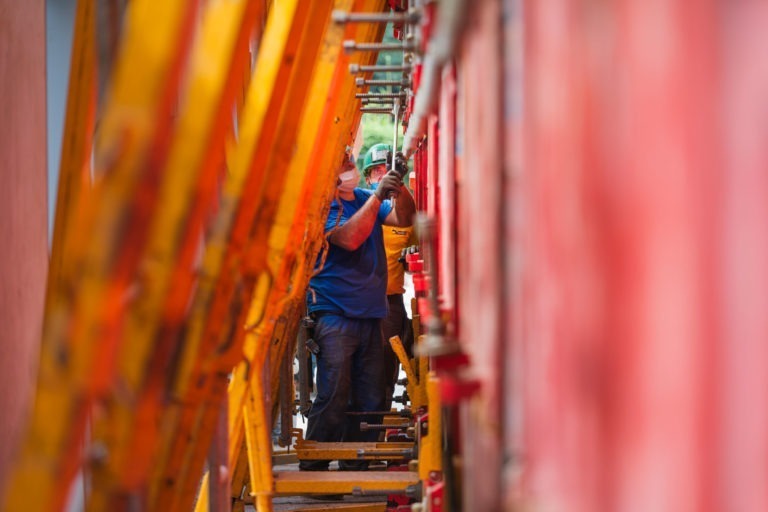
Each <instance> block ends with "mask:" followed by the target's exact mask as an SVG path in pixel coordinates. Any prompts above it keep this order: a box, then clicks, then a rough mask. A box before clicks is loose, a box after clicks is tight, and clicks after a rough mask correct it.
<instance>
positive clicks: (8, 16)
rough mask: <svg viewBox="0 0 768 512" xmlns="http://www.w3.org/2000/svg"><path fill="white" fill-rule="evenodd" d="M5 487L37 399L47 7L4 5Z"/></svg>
mask: <svg viewBox="0 0 768 512" xmlns="http://www.w3.org/2000/svg"><path fill="white" fill-rule="evenodd" d="M0 77H2V78H1V79H0V118H2V122H1V124H0V126H1V127H0V241H2V250H0V390H2V392H0V411H2V414H0V482H3V481H4V480H5V477H6V475H7V472H8V469H9V468H8V465H9V462H10V460H9V459H10V457H11V454H12V453H13V451H14V449H15V448H16V446H17V445H18V443H19V437H20V433H21V429H22V428H23V423H24V421H25V415H26V413H27V412H28V410H29V406H30V400H31V396H30V394H31V393H32V391H33V387H34V379H35V371H36V368H37V359H38V351H39V343H40V336H41V326H42V314H43V302H44V295H45V278H46V271H47V268H48V245H47V244H48V242H47V211H48V210H47V195H46V158H45V154H46V151H45V148H46V135H45V134H46V129H45V2H44V1H43V0H37V1H24V2H20V1H18V0H0Z"/></svg>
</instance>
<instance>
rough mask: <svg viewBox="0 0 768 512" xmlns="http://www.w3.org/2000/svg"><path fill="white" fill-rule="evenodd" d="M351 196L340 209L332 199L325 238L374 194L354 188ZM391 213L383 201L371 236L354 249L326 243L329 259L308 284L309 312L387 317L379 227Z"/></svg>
mask: <svg viewBox="0 0 768 512" xmlns="http://www.w3.org/2000/svg"><path fill="white" fill-rule="evenodd" d="M354 194H355V199H354V200H352V201H346V200H343V199H342V200H341V206H340V205H339V202H337V201H336V200H335V199H334V201H333V202H332V203H331V210H330V212H329V213H328V219H326V221H325V233H326V235H327V234H328V232H330V231H331V230H333V229H336V228H337V226H343V225H344V224H345V223H346V222H347V220H349V218H350V217H352V215H354V214H355V212H357V211H358V210H359V209H360V208H362V207H363V205H364V204H365V202H366V201H367V200H368V198H369V197H371V195H373V191H371V190H364V189H361V188H356V189H355V190H354ZM340 208H341V210H340ZM339 211H341V215H340V216H339ZM391 211H392V202H391V201H389V200H385V201H383V202H382V203H381V206H380V207H379V214H378V215H377V216H376V223H375V225H374V226H373V229H372V230H371V234H370V236H368V238H367V239H366V240H365V242H363V243H362V245H361V246H360V247H358V248H357V249H356V250H354V251H347V250H346V249H342V248H341V247H339V246H337V245H334V244H332V243H329V244H328V246H329V248H328V256H327V257H326V259H325V264H324V265H323V268H322V270H320V272H319V273H318V274H317V275H315V276H314V277H313V278H312V279H310V281H309V292H308V294H307V306H308V308H309V311H310V313H315V312H320V311H322V312H330V313H337V314H341V315H344V316H346V317H349V318H385V317H386V316H387V255H386V253H385V252H384V239H383V236H382V231H381V226H382V224H383V223H384V220H385V219H386V218H387V215H389V213H390V212H391ZM339 217H340V218H339ZM337 220H338V224H337ZM321 258H322V253H321V255H320V256H319V257H318V259H317V263H316V266H319V265H320V262H321Z"/></svg>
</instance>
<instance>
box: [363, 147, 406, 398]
mask: <svg viewBox="0 0 768 512" xmlns="http://www.w3.org/2000/svg"><path fill="white" fill-rule="evenodd" d="M391 153H392V146H390V145H389V144H374V145H373V146H371V148H370V149H369V150H368V152H367V153H366V154H365V158H364V159H363V177H364V178H365V182H366V183H367V184H368V187H369V188H370V189H371V190H377V189H378V187H379V182H381V179H382V178H383V177H384V176H386V175H387V165H388V158H389V155H391ZM401 165H403V166H404V165H405V163H404V162H403V163H402V164H401ZM398 172H399V173H400V174H401V175H402V176H404V175H405V174H407V172H408V169H407V167H405V168H401V169H400V170H399V171H398ZM382 231H383V236H384V249H385V251H386V254H387V303H388V304H389V314H388V315H387V318H385V319H384V321H383V322H382V329H383V331H384V341H385V345H386V347H385V349H384V354H385V359H386V362H387V382H386V393H387V403H386V410H389V408H390V407H391V406H392V398H393V394H394V391H395V384H396V383H397V377H398V375H399V373H400V364H399V362H398V359H397V356H396V355H395V353H394V351H393V350H392V347H391V346H390V345H389V339H390V338H391V337H393V336H398V337H399V338H400V340H401V341H402V342H403V345H404V346H405V349H406V353H408V355H409V356H412V355H413V354H412V349H413V328H412V326H411V320H410V318H408V313H407V312H406V310H405V302H404V300H403V293H404V292H405V286H404V284H405V269H404V267H403V264H402V262H401V254H402V253H403V251H404V250H405V249H406V248H408V247H410V246H413V245H415V244H416V243H417V240H416V235H415V233H414V231H413V226H382Z"/></svg>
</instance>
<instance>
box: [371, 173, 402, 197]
mask: <svg viewBox="0 0 768 512" xmlns="http://www.w3.org/2000/svg"><path fill="white" fill-rule="evenodd" d="M401 186H403V180H402V179H401V178H400V175H398V174H397V173H396V172H394V171H389V172H388V173H387V174H385V175H384V177H383V178H381V181H380V182H379V186H378V187H376V191H375V192H374V194H376V197H378V198H379V200H380V201H383V200H385V199H387V198H388V197H392V196H394V197H397V195H398V194H399V193H400V187H401Z"/></svg>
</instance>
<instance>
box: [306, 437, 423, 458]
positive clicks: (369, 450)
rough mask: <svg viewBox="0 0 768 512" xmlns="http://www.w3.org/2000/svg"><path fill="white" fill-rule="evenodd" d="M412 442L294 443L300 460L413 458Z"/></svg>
mask: <svg viewBox="0 0 768 512" xmlns="http://www.w3.org/2000/svg"><path fill="white" fill-rule="evenodd" d="M413 449H414V444H413V443H373V442H371V443H351V442H350V443H346V442H345V443H318V442H316V441H303V442H302V443H300V444H297V445H296V455H297V456H298V458H299V459H300V460H336V459H341V460H355V459H364V460H398V459H403V458H413V455H414V453H413Z"/></svg>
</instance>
